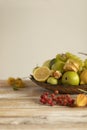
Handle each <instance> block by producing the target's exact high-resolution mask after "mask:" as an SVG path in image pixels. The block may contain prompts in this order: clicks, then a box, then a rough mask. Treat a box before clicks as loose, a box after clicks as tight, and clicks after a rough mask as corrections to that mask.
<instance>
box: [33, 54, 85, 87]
mask: <svg viewBox="0 0 87 130" xmlns="http://www.w3.org/2000/svg"><path fill="white" fill-rule="evenodd" d="M33 77H34V79H35V80H36V81H39V82H46V83H49V84H52V85H57V84H68V85H75V86H76V85H79V84H87V59H85V60H84V61H83V60H82V59H81V58H80V57H78V56H76V55H74V54H72V53H69V52H66V53H64V54H57V55H56V56H55V57H54V58H53V59H50V60H47V61H45V62H44V63H43V65H42V66H37V67H35V68H34V70H33Z"/></svg>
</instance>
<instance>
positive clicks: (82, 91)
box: [78, 88, 87, 94]
mask: <svg viewBox="0 0 87 130" xmlns="http://www.w3.org/2000/svg"><path fill="white" fill-rule="evenodd" d="M78 90H79V91H81V92H84V93H86V94H87V91H85V90H83V89H80V88H79V89H78Z"/></svg>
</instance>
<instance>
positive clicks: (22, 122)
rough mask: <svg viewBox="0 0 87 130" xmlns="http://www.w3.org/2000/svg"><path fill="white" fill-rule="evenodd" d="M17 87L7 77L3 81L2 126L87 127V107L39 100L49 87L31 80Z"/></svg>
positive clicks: (24, 129)
mask: <svg viewBox="0 0 87 130" xmlns="http://www.w3.org/2000/svg"><path fill="white" fill-rule="evenodd" d="M25 83H26V87H25V88H22V89H20V90H18V91H14V90H13V89H12V87H11V86H9V85H8V84H7V82H6V81H4V80H1V81H0V130H15V129H16V130H29V129H30V130H31V129H32V130H36V129H37V130H41V129H42V130H43V129H47V130H52V129H54V130H56V129H58V130H59V129H60V130H68V129H70V130H73V129H74V130H75V129H76V130H78V129H79V130H85V129H87V107H85V108H81V107H80V108H70V107H63V106H57V105H56V106H53V107H51V106H47V105H42V104H40V102H39V96H40V95H41V93H43V91H46V90H45V89H43V88H41V87H38V86H37V85H35V84H34V83H32V82H31V81H27V80H26V81H25Z"/></svg>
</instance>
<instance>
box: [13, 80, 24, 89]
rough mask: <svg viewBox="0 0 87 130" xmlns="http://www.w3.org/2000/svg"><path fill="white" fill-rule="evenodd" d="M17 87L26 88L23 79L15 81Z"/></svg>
mask: <svg viewBox="0 0 87 130" xmlns="http://www.w3.org/2000/svg"><path fill="white" fill-rule="evenodd" d="M15 86H16V87H17V88H23V87H24V83H23V81H22V79H20V78H17V79H16V80H15Z"/></svg>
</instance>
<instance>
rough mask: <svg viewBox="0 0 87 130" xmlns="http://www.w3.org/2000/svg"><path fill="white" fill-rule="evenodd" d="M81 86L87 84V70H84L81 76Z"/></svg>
mask: <svg viewBox="0 0 87 130" xmlns="http://www.w3.org/2000/svg"><path fill="white" fill-rule="evenodd" d="M80 84H87V69H85V70H83V71H82V72H81V74H80Z"/></svg>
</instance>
